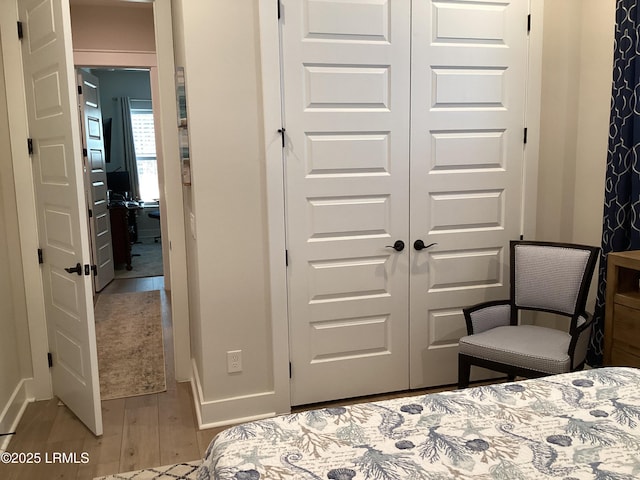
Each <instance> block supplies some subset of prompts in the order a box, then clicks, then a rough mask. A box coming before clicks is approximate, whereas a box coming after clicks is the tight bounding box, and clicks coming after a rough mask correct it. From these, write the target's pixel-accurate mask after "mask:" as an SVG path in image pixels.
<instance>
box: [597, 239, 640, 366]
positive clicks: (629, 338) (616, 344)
mask: <svg viewBox="0 0 640 480" xmlns="http://www.w3.org/2000/svg"><path fill="white" fill-rule="evenodd" d="M604 331H605V333H604V364H605V365H620V366H630V367H639V368H640V250H632V251H628V252H614V253H610V254H609V255H608V257H607V299H606V311H605V325H604Z"/></svg>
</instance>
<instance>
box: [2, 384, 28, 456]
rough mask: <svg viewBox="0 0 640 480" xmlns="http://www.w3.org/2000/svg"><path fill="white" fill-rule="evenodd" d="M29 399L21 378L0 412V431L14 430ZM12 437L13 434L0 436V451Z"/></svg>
mask: <svg viewBox="0 0 640 480" xmlns="http://www.w3.org/2000/svg"><path fill="white" fill-rule="evenodd" d="M30 401H31V400H30V398H29V395H28V394H27V381H26V379H22V380H20V383H18V386H17V387H16V389H15V390H14V391H13V394H12V395H11V398H9V401H8V402H7V404H6V405H5V406H4V408H3V409H2V412H1V413H0V433H10V432H15V431H16V428H17V427H18V423H19V422H20V419H21V418H22V415H23V414H24V411H25V409H26V408H27V405H28V404H29V402H30ZM12 438H13V435H5V436H2V437H0V451H5V450H6V449H7V447H8V446H9V442H11V439H12Z"/></svg>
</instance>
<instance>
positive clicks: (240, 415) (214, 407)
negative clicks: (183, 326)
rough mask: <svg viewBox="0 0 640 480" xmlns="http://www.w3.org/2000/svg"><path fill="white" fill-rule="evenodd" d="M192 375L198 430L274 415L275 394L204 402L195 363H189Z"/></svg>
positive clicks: (266, 393) (261, 393)
mask: <svg viewBox="0 0 640 480" xmlns="http://www.w3.org/2000/svg"><path fill="white" fill-rule="evenodd" d="M191 363H192V368H193V375H192V376H191V390H192V392H193V401H194V404H195V405H194V406H195V410H196V417H197V419H198V428H199V429H200V430H203V429H206V428H214V427H224V426H229V425H237V424H238V423H245V422H251V421H254V420H261V419H263V418H270V417H273V416H275V415H276V413H275V408H274V405H275V401H276V395H275V392H260V393H256V394H251V395H243V396H239V397H230V398H223V399H220V400H209V401H205V400H204V395H203V393H202V385H201V383H200V375H199V373H198V367H197V365H196V363H195V361H193V360H192V361H191Z"/></svg>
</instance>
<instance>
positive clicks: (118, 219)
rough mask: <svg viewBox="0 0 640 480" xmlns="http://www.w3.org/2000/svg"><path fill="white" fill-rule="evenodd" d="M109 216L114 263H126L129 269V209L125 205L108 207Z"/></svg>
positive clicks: (130, 267)
mask: <svg viewBox="0 0 640 480" xmlns="http://www.w3.org/2000/svg"><path fill="white" fill-rule="evenodd" d="M109 216H110V217H111V242H112V245H113V262H114V264H115V265H120V264H123V263H124V264H126V266H127V267H126V268H127V270H131V269H132V268H133V267H132V266H131V236H130V235H129V209H128V208H127V207H126V206H125V205H112V206H110V207H109Z"/></svg>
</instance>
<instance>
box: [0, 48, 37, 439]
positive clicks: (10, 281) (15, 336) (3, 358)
mask: <svg viewBox="0 0 640 480" xmlns="http://www.w3.org/2000/svg"><path fill="white" fill-rule="evenodd" d="M2 65H3V63H2V49H1V48H0V266H1V268H0V433H5V432H8V431H10V430H11V429H12V427H13V426H14V425H13V424H14V423H15V421H16V420H17V416H18V414H19V410H20V408H21V407H22V405H19V404H18V403H17V402H24V400H26V398H25V394H26V390H24V381H25V379H27V378H29V377H31V376H32V369H31V350H30V347H29V332H28V329H27V312H26V300H25V292H24V277H23V275H22V265H21V262H20V258H21V256H20V240H19V237H18V219H17V209H16V197H15V187H14V183H13V169H12V164H11V148H10V140H9V124H8V117H7V102H6V96H5V82H4V71H3V68H2ZM34 254H35V252H34ZM19 397H21V398H19ZM6 439H8V437H0V447H1V446H2V442H3V441H4V440H6Z"/></svg>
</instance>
